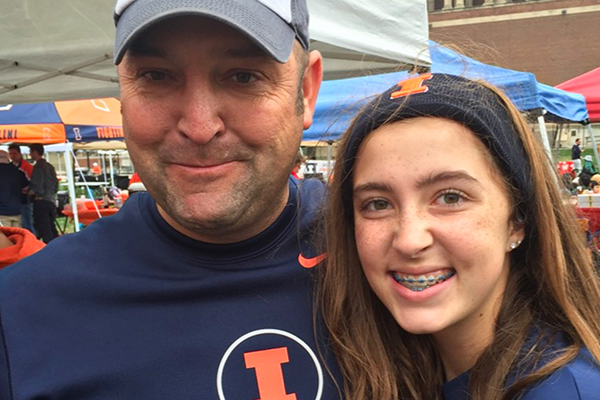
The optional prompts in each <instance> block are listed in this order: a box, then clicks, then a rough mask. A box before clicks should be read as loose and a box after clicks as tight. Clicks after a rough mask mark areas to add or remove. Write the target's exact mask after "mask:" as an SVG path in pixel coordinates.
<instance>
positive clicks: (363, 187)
mask: <svg viewBox="0 0 600 400" xmlns="http://www.w3.org/2000/svg"><path fill="white" fill-rule="evenodd" d="M370 190H376V191H380V192H391V191H392V188H391V187H390V186H389V185H388V184H387V183H381V182H367V183H363V184H360V185H358V186H356V187H355V188H353V189H352V194H358V193H360V192H368V191H370Z"/></svg>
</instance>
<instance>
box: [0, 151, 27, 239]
mask: <svg viewBox="0 0 600 400" xmlns="http://www.w3.org/2000/svg"><path fill="white" fill-rule="evenodd" d="M28 184H29V181H28V180H27V178H26V177H25V174H24V173H23V172H22V171H19V170H18V169H17V168H16V167H15V166H14V165H12V164H11V163H10V161H9V159H8V153H7V152H6V151H4V150H0V226H10V227H21V194H22V190H23V189H24V188H25V187H27V185H28Z"/></svg>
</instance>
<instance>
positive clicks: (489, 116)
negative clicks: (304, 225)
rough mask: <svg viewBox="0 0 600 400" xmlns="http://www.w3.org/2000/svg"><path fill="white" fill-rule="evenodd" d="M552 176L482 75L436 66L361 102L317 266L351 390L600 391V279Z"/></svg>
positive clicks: (590, 395)
mask: <svg viewBox="0 0 600 400" xmlns="http://www.w3.org/2000/svg"><path fill="white" fill-rule="evenodd" d="M405 84H406V85H405ZM408 87H410V88H419V89H420V90H419V91H418V92H413V93H411V92H410V91H403V89H404V88H408ZM423 88H426V90H423ZM429 136H431V137H435V140H432V141H430V143H429V146H428V149H427V151H426V152H423V151H422V141H423V137H429ZM399 170H411V171H412V174H410V175H408V174H401V175H400V174H397V171H399ZM553 174H555V172H554V171H553V170H552V169H551V167H550V162H549V161H548V159H547V156H546V155H545V154H544V151H543V148H542V146H540V145H539V141H538V140H537V138H535V137H534V135H533V134H532V132H531V131H530V130H529V127H528V125H527V123H526V121H524V119H523V118H522V117H521V115H520V114H519V112H518V111H517V110H516V108H515V107H514V106H513V105H512V104H511V103H510V102H509V100H508V99H507V98H506V97H505V96H504V95H503V94H501V93H500V92H499V91H498V89H495V88H492V87H491V86H488V85H484V84H480V83H476V82H473V81H469V80H467V79H464V78H460V77H453V76H449V75H443V74H435V73H434V74H426V75H422V76H418V77H415V78H412V80H411V81H410V82H406V81H404V82H400V83H399V84H398V85H396V86H394V87H393V88H391V89H390V90H388V91H386V92H385V93H383V94H382V95H381V96H380V97H379V98H378V99H376V100H375V101H374V102H373V103H371V104H370V105H369V106H367V107H366V108H364V109H363V110H362V111H361V113H360V114H359V115H358V116H357V118H356V119H355V120H354V122H353V124H352V126H351V127H350V128H349V131H348V132H347V134H346V136H345V137H344V139H343V142H342V145H341V146H340V149H339V153H338V157H337V161H336V165H335V171H334V179H333V182H332V191H331V194H330V204H329V209H328V224H327V252H328V259H327V268H321V269H320V270H319V271H320V272H321V274H322V277H321V278H322V279H321V295H320V297H319V298H320V300H321V305H322V308H323V315H324V318H325V321H326V325H327V326H328V328H329V329H330V333H331V336H332V340H333V345H334V350H335V352H336V355H337V357H338V362H339V364H340V367H341V369H342V371H343V375H344V377H345V388H346V398H347V399H352V400H366V399H378V400H396V399H401V398H410V399H423V400H434V399H473V400H493V399H513V398H520V399H523V400H533V399H545V400H552V399H556V400H563V399H585V400H592V399H594V400H596V399H600V369H599V366H598V360H599V359H600V344H599V343H600V342H599V338H600V315H599V312H598V307H597V304H600V288H599V284H598V277H597V275H596V274H595V272H594V270H593V269H592V265H591V260H590V258H589V256H588V255H587V254H586V249H585V243H584V241H583V238H582V235H581V232H580V230H579V227H578V225H577V223H576V222H575V217H574V215H573V210H572V209H571V208H570V207H569V206H567V205H564V204H563V201H562V200H561V197H560V194H559V191H558V187H557V185H556V180H557V179H556V176H555V175H553Z"/></svg>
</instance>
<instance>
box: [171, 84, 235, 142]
mask: <svg viewBox="0 0 600 400" xmlns="http://www.w3.org/2000/svg"><path fill="white" fill-rule="evenodd" d="M180 101H181V103H180V104H181V107H180V110H181V114H180V116H179V122H178V124H177V127H178V129H179V131H180V132H181V133H182V134H183V135H185V136H187V137H188V138H189V139H190V140H192V141H193V142H195V143H197V144H201V145H204V144H207V143H209V142H210V141H211V140H212V139H213V138H214V137H215V136H218V135H219V134H222V133H223V132H224V131H225V122H224V120H223V116H222V113H223V111H224V109H223V107H222V102H221V99H220V97H219V95H218V93H217V90H216V89H215V88H213V87H212V86H211V84H210V82H206V81H196V82H190V83H187V84H186V88H185V90H184V91H183V95H182V96H181V99H180Z"/></svg>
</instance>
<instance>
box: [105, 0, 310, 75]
mask: <svg viewBox="0 0 600 400" xmlns="http://www.w3.org/2000/svg"><path fill="white" fill-rule="evenodd" d="M184 15H197V16H201V17H207V18H212V19H215V20H217V21H221V22H223V23H225V24H227V25H230V26H232V27H233V28H236V29H238V30H240V31H241V32H242V33H244V34H245V35H247V36H248V37H249V38H250V39H251V40H252V41H254V42H255V43H256V44H257V45H258V46H259V47H260V48H262V49H263V50H265V51H266V52H267V53H268V54H270V55H271V56H273V58H274V59H275V60H277V61H279V62H280V63H285V62H286V61H287V60H288V59H289V57H290V55H291V54H292V48H293V44H294V39H298V41H299V42H300V44H302V47H304V49H306V50H308V49H309V44H310V41H309V36H308V8H307V6H306V0H117V4H116V6H115V12H114V19H115V25H116V27H117V33H116V39H115V55H114V62H115V64H119V63H120V62H121V60H122V59H123V55H124V54H125V52H126V51H127V49H128V48H129V46H131V44H132V43H133V41H134V40H135V39H136V38H137V37H138V36H139V35H140V34H141V33H142V32H143V31H144V30H146V29H147V28H149V27H150V26H152V25H154V24H156V23H157V22H160V21H163V20H165V19H168V18H172V17H177V16H184Z"/></svg>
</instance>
